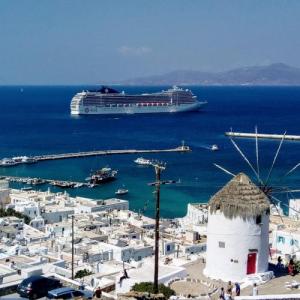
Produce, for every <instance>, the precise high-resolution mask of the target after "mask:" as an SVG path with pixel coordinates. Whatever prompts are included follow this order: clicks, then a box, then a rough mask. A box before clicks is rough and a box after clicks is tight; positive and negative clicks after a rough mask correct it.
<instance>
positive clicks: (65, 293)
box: [47, 287, 93, 300]
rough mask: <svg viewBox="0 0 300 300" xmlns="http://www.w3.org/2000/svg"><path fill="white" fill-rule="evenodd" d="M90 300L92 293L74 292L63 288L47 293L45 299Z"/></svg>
mask: <svg viewBox="0 0 300 300" xmlns="http://www.w3.org/2000/svg"><path fill="white" fill-rule="evenodd" d="M77 297H78V298H79V297H80V299H92V298H93V293H92V292H89V291H86V290H75V289H72V288H69V287H63V288H60V289H55V290H52V291H49V292H48V295H47V299H51V300H52V299H76V298H77Z"/></svg>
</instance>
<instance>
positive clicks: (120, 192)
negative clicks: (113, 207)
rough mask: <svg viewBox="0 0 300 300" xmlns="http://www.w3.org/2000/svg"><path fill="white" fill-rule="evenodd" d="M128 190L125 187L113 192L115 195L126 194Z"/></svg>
mask: <svg viewBox="0 0 300 300" xmlns="http://www.w3.org/2000/svg"><path fill="white" fill-rule="evenodd" d="M128 192H129V191H128V190H127V189H118V190H117V191H116V192H115V194H116V195H125V194H128Z"/></svg>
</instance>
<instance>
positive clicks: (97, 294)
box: [93, 286, 102, 299]
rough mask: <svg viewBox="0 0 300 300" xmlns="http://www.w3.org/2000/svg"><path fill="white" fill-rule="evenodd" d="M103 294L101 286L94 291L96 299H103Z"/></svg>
mask: <svg viewBox="0 0 300 300" xmlns="http://www.w3.org/2000/svg"><path fill="white" fill-rule="evenodd" d="M101 296H102V291H101V288H100V286H98V287H97V288H96V290H95V292H94V295H93V297H94V298H96V299H101Z"/></svg>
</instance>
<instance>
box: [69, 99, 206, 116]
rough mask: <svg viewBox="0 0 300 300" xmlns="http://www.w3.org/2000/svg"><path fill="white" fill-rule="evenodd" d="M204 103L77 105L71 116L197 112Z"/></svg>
mask: <svg viewBox="0 0 300 300" xmlns="http://www.w3.org/2000/svg"><path fill="white" fill-rule="evenodd" d="M204 104H206V102H198V101H197V102H195V103H191V104H180V105H166V106H155V105H153V106H150V105H149V106H136V105H135V106H128V107H124V106H120V107H99V106H91V105H89V106H84V105H77V106H76V107H74V108H72V110H71V114H72V115H101V114H103V115H105V114H149V113H178V112H188V111H197V110H199V109H200V108H201V107H202V106H203V105H204Z"/></svg>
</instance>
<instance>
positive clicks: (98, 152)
mask: <svg viewBox="0 0 300 300" xmlns="http://www.w3.org/2000/svg"><path fill="white" fill-rule="evenodd" d="M189 151H191V149H190V147H189V146H185V145H184V142H183V143H182V145H181V146H179V147H176V148H171V149H154V150H149V149H148V150H147V149H145V150H137V149H122V150H94V151H84V152H72V153H61V154H46V155H37V156H30V157H26V158H27V159H29V160H30V163H36V162H38V161H45V160H56V159H68V158H80V157H90V156H101V155H117V154H119V155H120V154H142V153H163V152H168V153H170V152H189ZM5 160H6V161H5V162H4V159H2V160H0V166H1V167H7V166H9V167H10V166H14V165H19V164H23V163H29V162H25V161H17V162H16V161H15V158H9V159H5ZM7 161H8V163H7Z"/></svg>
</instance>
